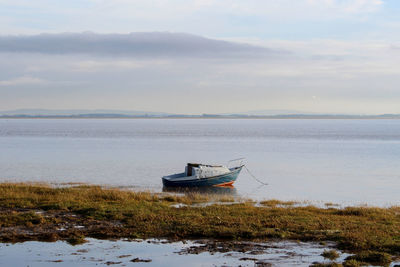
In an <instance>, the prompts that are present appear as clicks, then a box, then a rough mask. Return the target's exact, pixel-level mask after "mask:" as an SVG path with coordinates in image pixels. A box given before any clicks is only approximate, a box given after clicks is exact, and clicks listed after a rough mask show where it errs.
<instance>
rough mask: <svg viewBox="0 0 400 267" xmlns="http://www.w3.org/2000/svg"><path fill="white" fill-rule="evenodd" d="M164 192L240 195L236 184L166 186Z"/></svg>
mask: <svg viewBox="0 0 400 267" xmlns="http://www.w3.org/2000/svg"><path fill="white" fill-rule="evenodd" d="M162 191H163V192H172V193H181V194H191V193H200V194H210V195H231V196H238V193H237V190H236V188H235V187H234V186H203V187H166V186H164V187H163V189H162Z"/></svg>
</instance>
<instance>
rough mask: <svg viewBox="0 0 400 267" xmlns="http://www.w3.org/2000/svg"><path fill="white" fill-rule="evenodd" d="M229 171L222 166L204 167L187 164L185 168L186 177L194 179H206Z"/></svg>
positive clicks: (196, 164) (203, 165)
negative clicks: (193, 177)
mask: <svg viewBox="0 0 400 267" xmlns="http://www.w3.org/2000/svg"><path fill="white" fill-rule="evenodd" d="M229 172H230V170H229V169H228V168H227V167H225V166H222V165H205V164H199V163H188V164H187V166H186V167H185V174H186V176H195V177H196V178H208V177H213V176H218V175H222V174H226V173H229Z"/></svg>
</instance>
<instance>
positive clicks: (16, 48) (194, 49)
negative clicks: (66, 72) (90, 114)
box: [0, 32, 282, 58]
mask: <svg viewBox="0 0 400 267" xmlns="http://www.w3.org/2000/svg"><path fill="white" fill-rule="evenodd" d="M0 52H6V53H9V52H14V53H41V54H88V55H106V56H134V57H215V58H220V57H222V58H224V57H234V58H237V57H260V56H268V55H272V54H276V53H282V51H272V50H270V49H268V48H264V47H259V46H254V45H249V44H241V43H234V42H228V41H221V40H214V39H209V38H204V37H200V36H196V35H191V34H184V33H168V32H146V33H145V32H143V33H130V34H96V33H91V32H86V33H62V34H40V35H32V36H1V37H0Z"/></svg>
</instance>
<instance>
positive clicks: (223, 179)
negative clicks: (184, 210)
mask: <svg viewBox="0 0 400 267" xmlns="http://www.w3.org/2000/svg"><path fill="white" fill-rule="evenodd" d="M242 168H243V166H240V167H235V168H231V169H230V170H231V172H229V173H226V174H222V175H218V176H213V177H208V178H200V179H199V178H196V179H191V180H185V181H174V180H170V179H165V178H164V177H163V178H162V181H163V185H164V186H165V187H203V186H229V185H232V184H233V182H235V181H236V179H237V177H238V175H239V173H240V171H241V170H242Z"/></svg>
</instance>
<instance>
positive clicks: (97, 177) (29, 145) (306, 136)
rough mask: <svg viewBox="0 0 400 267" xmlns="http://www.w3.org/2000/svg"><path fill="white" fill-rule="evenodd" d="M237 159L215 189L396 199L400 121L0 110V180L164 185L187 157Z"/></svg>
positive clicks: (360, 201) (342, 200)
mask: <svg viewBox="0 0 400 267" xmlns="http://www.w3.org/2000/svg"><path fill="white" fill-rule="evenodd" d="M237 158H245V159H244V161H243V163H244V164H245V165H246V167H247V169H243V170H242V172H241V173H240V175H239V178H238V180H237V181H236V183H235V184H234V186H235V187H234V188H233V189H229V190H228V191H226V190H225V191H223V193H229V194H233V195H235V196H239V197H241V198H251V199H254V200H257V201H261V200H269V199H278V200H285V201H286V200H290V201H292V200H294V201H299V202H302V203H313V204H316V205H324V204H327V203H328V205H329V204H331V203H333V204H338V205H342V206H350V205H351V206H354V205H368V206H381V207H389V206H394V205H400V120H385V119H378V120H369V119H365V120H364V119H362V120H354V119H343V120H341V119H181V118H179V119H178V118H174V119H155V118H151V119H0V182H46V183H51V184H54V185H64V184H68V183H88V184H100V185H105V186H115V187H120V188H128V189H129V188H132V189H133V190H145V191H151V192H162V191H163V190H165V189H163V187H162V182H161V177H162V176H164V175H168V174H173V173H178V172H183V171H184V167H185V165H186V164H187V163H188V162H197V163H205V164H223V165H227V164H229V165H230V166H233V165H235V164H238V162H229V161H230V160H231V159H237ZM265 183H266V184H267V185H265Z"/></svg>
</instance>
